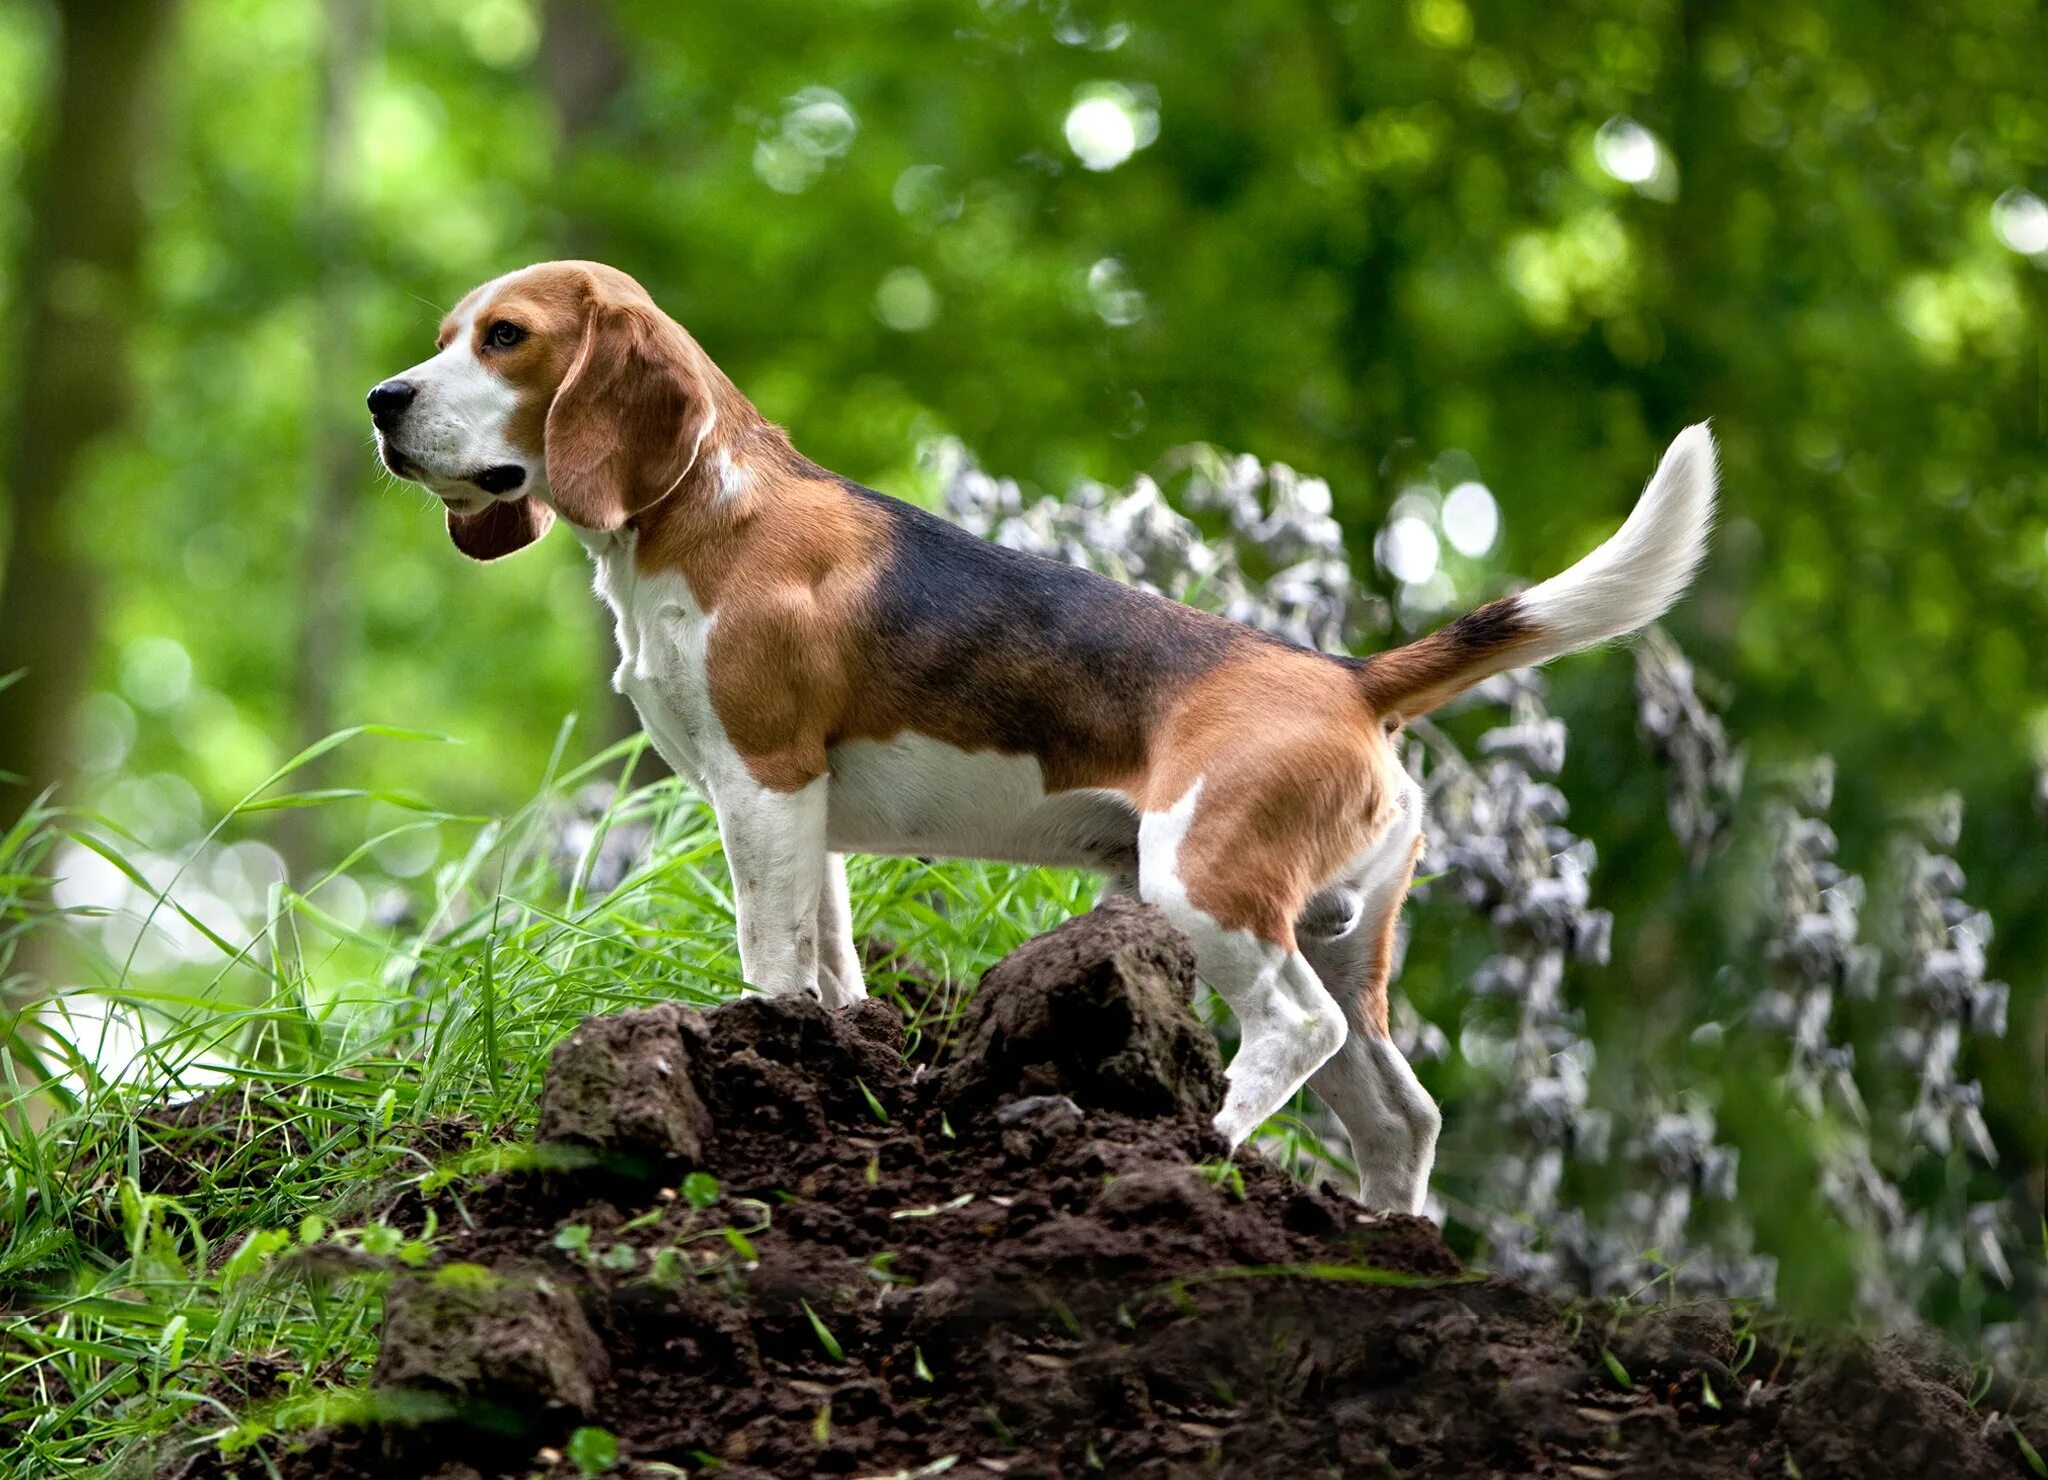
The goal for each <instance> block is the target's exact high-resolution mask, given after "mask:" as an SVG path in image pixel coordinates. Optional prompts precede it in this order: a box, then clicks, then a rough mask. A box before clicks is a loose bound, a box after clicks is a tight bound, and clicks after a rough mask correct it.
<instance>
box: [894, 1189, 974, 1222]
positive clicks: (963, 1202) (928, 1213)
mask: <svg viewBox="0 0 2048 1480" xmlns="http://www.w3.org/2000/svg"><path fill="white" fill-rule="evenodd" d="M973 1201H974V1194H973V1193H971V1192H963V1193H961V1194H960V1195H959V1196H958V1197H956V1198H954V1199H953V1200H952V1201H951V1202H942V1203H933V1204H932V1205H931V1206H930V1207H926V1208H898V1209H897V1210H896V1211H895V1212H893V1213H891V1214H890V1215H889V1216H890V1217H891V1218H936V1217H938V1216H939V1214H941V1213H956V1212H958V1211H959V1210H960V1209H962V1208H964V1207H966V1206H967V1205H968V1204H969V1203H971V1202H973Z"/></svg>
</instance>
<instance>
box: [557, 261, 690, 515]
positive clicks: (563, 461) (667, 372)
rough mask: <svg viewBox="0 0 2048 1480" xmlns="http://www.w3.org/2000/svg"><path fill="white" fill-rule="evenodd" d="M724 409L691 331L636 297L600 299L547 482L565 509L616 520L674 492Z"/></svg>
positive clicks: (562, 414)
mask: <svg viewBox="0 0 2048 1480" xmlns="http://www.w3.org/2000/svg"><path fill="white" fill-rule="evenodd" d="M714 416H715V412H714V409H713V407H712V403H711V401H710V399H709V398H708V397H707V395H706V394H705V388H704V379H703V376H702V375H701V374H700V373H699V371H698V369H697V367H696V365H695V364H694V363H693V362H692V357H691V353H690V346H689V342H688V341H687V340H686V339H685V338H684V336H683V334H682V331H681V330H679V329H677V328H676V327H675V326H674V325H673V324H670V323H668V322H667V321H666V320H664V319H663V318H662V317H661V316H660V315H658V314H656V313H652V312H650V311H648V310H646V309H643V308H641V307H640V306H638V305H637V304H621V303H615V302H606V301H604V300H603V299H601V298H600V299H598V300H596V301H595V302H593V303H592V304H591V305H590V307H589V309H588V310H587V317H586V318H585V319H584V323H583V342H582V344H581V345H580V346H579V347H578V349H577V351H576V358H575V360H574V362H573V363H571V364H570V366H569V373H568V374H567V375H566V376H564V377H563V378H562V385H561V388H560V389H559V390H557V391H556V392H555V399H554V403H553V404H552V405H551V406H549V407H548V419H547V433H546V435H547V465H548V487H549V489H550V490H551V495H552V499H553V502H554V505H555V507H556V508H557V509H558V510H560V511H561V514H562V517H563V518H564V519H567V520H568V521H569V522H570V523H572V524H574V525H576V526H578V527H579V528H582V529H592V530H598V531H601V532H606V531H610V530H614V529H617V528H618V527H619V526H620V525H621V524H624V523H625V522H626V521H627V520H628V519H630V518H632V517H633V516H634V515H635V514H637V513H639V512H640V511H641V510H642V509H645V508H647V507H649V506H650V505H652V504H654V503H656V502H658V501H659V500H660V499H662V498H664V497H666V496H667V495H668V494H669V493H671V492H673V491H674V489H675V487H676V485H677V484H679V483H681V482H682V480H683V478H684V477H685V476H686V475H687V474H688V473H689V472H690V470H691V468H692V466H693V465H694V464H695V462H696V457H697V452H698V450H699V449H700V448H701V447H702V445H703V442H704V438H705V436H706V435H708V434H709V432H710V430H711V422H712V419H713V417H714Z"/></svg>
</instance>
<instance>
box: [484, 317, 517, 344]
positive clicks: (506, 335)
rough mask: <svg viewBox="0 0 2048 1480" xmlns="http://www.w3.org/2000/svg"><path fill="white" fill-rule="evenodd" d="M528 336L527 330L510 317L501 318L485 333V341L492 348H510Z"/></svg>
mask: <svg viewBox="0 0 2048 1480" xmlns="http://www.w3.org/2000/svg"><path fill="white" fill-rule="evenodd" d="M525 337H526V331H525V330H524V329H522V328H520V327H519V326H518V325H517V324H515V323H513V322H512V321H511V320H509V319H500V320H498V322H497V323H495V324H493V325H491V327H490V328H489V329H488V330H486V331H485V333H484V343H485V344H487V345H489V346H490V347H491V348H492V349H510V348H512V346H513V345H515V344H517V343H518V342H519V341H520V340H522V339H524V338H525Z"/></svg>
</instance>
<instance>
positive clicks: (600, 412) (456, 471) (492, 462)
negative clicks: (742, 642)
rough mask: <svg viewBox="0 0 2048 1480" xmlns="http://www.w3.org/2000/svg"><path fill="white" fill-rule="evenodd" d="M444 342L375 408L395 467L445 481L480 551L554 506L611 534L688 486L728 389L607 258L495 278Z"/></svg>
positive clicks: (453, 316) (463, 544)
mask: <svg viewBox="0 0 2048 1480" xmlns="http://www.w3.org/2000/svg"><path fill="white" fill-rule="evenodd" d="M436 342H437V345H438V351H437V353H436V354H435V355H434V356H433V357H432V358H431V359H427V360H422V361H421V362H420V363H419V364H417V365H415V366H413V367H412V368H411V369H410V370H406V371H402V372H401V373H399V374H397V375H394V376H392V377H391V378H390V379H389V380H385V381H381V382H379V383H378V384H377V385H376V386H375V387H373V388H372V389H371V391H370V398H369V400H370V417H371V420H372V421H373V422H374V423H375V425H376V428H377V450H378V453H379V455H381V456H382V457H383V459H384V465H385V466H386V467H388V468H390V469H391V471H392V472H394V473H396V474H398V476H399V477H401V478H409V479H411V480H412V481H414V482H416V483H421V484H424V485H425V486H426V487H428V488H430V489H432V490H433V491H434V492H435V493H437V494H439V495H440V497H441V501H442V502H443V503H444V504H445V505H446V506H447V509H448V533H449V535H450V536H451V537H452V538H453V539H454V541H455V546H456V548H457V549H459V550H461V551H462V553H463V554H465V555H468V556H470V557H471V558H472V559H476V560H496V559H498V558H499V557H500V556H503V555H510V554H511V553H512V552H513V551H515V550H519V549H523V548H524V547H526V546H527V545H530V544H532V543H533V542H534V541H535V540H537V539H539V538H540V536H541V535H543V534H545V533H546V532H547V529H548V526H549V525H551V524H552V523H553V522H554V519H555V515H556V514H560V515H561V516H562V517H563V518H564V519H567V520H568V521H569V522H570V523H571V524H573V525H575V526H577V527H578V528H579V529H584V530H591V531H597V532H604V531H609V530H614V529H617V528H618V527H619V526H620V525H622V524H624V523H625V522H626V521H627V520H629V519H631V518H633V517H634V516H635V515H636V514H639V513H641V512H643V511H645V510H647V509H650V508H652V507H653V506H654V505H656V504H658V503H660V502H662V501H663V500H666V499H669V498H671V497H672V496H688V492H687V490H685V488H684V484H685V481H686V480H688V479H689V478H690V477H691V474H692V473H693V471H695V470H696V468H697V467H698V465H699V462H700V459H701V458H702V457H703V455H704V454H705V452H706V451H707V446H706V440H705V439H706V438H708V437H709V436H710V435H711V433H712V431H713V429H714V427H715V426H716V425H717V422H718V415H719V399H720V396H719V391H720V389H721V388H722V387H724V388H729V387H726V383H725V381H724V377H723V376H721V375H720V374H719V373H718V371H717V370H716V369H715V368H714V367H713V366H712V365H711V362H710V361H709V359H708V358H706V356H705V354H704V352H703V350H701V349H699V348H698V346H697V343H696V341H695V340H693V339H691V338H690V336H689V335H688V334H687V333H685V332H684V331H683V328H682V326H681V325H679V324H677V323H676V322H675V321H674V320H673V319H671V318H669V317H668V315H666V314H664V313H663V312H662V311H661V310H660V309H658V308H656V307H655V305H654V301H653V299H651V298H649V297H648V296H647V293H646V291H645V290H644V289H643V288H641V286H640V285H639V284H638V283H637V282H635V281H634V280H633V279H632V278H630V277H628V276H627V275H626V274H625V273H622V272H619V271H617V270H616V269H614V268H610V267H605V266H602V265H600V264H598V263H594V262H544V263H541V264H540V265H538V266H535V267H528V268H524V269H522V270H521V271H519V272H514V273H510V274H508V275H506V276H505V277H501V278H498V279H496V280H495V281H493V282H489V283H486V284H484V286H482V287H481V288H477V289H475V290H474V291H473V292H471V293H470V294H469V295H468V296H467V297H466V298H464V299H463V300H462V302H460V303H459V304H457V305H456V306H455V309H454V311H453V312H451V313H450V314H449V315H448V316H447V317H446V318H445V319H443V320H442V321H441V333H440V338H439V339H438V340H437V341H436Z"/></svg>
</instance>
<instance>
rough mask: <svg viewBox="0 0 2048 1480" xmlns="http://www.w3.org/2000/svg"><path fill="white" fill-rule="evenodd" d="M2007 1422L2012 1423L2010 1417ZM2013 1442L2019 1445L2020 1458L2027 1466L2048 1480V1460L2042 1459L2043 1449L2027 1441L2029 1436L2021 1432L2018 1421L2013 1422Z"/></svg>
mask: <svg viewBox="0 0 2048 1480" xmlns="http://www.w3.org/2000/svg"><path fill="white" fill-rule="evenodd" d="M2007 1422H2008V1423H2011V1420H2010V1419H2008V1420H2007ZM2012 1442H2013V1443H2015V1444H2017V1445H2019V1447H2020V1458H2021V1459H2024V1460H2025V1461H2026V1462H2027V1468H2028V1469H2030V1470H2032V1471H2033V1472H2034V1473H2035V1474H2036V1475H2039V1476H2041V1477H2042V1480H2048V1460H2044V1459H2042V1458H2041V1451H2040V1450H2038V1449H2036V1448H2035V1447H2034V1446H2033V1445H2031V1444H2029V1443H2028V1442H2027V1436H2026V1435H2025V1434H2022V1433H2021V1432H2020V1426H2019V1425H2018V1424H2016V1423H2015V1424H2012Z"/></svg>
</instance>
